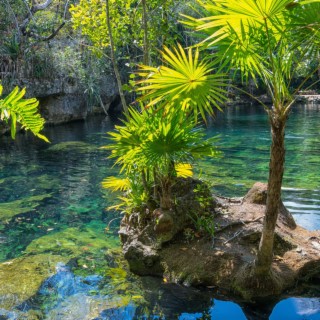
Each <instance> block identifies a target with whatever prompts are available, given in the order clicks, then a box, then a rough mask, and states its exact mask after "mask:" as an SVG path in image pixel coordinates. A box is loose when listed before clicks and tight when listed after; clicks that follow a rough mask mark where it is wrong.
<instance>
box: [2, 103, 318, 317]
mask: <svg viewBox="0 0 320 320" xmlns="http://www.w3.org/2000/svg"><path fill="white" fill-rule="evenodd" d="M113 125H114V121H112V120H111V119H110V118H106V119H104V118H101V117H99V118H91V119H89V120H88V121H86V122H77V123H72V124H68V125H61V126H56V127H48V128H46V130H45V134H46V135H47V137H48V138H49V139H50V141H51V144H45V143H44V142H42V141H39V140H37V139H35V138H34V137H32V136H31V135H29V134H28V135H19V136H18V137H17V139H16V141H14V142H13V141H12V140H11V139H10V138H8V137H1V142H0V168H1V172H0V190H1V192H0V319H52V320H55V319H57V320H60V319H61V320H68V319H70V320H82V319H83V320H85V319H88V320H89V319H90V320H104V319H111V320H113V319H114V320H118V319H119V320H121V319H123V320H130V319H167V320H174V319H179V320H182V319H183V320H191V319H192V320H193V319H216V320H219V319H239V320H241V319H271V320H286V319H290V320H296V319H297V320H302V319H305V320H319V319H320V298H319V287H320V284H319V283H315V284H314V287H312V288H309V287H308V288H305V290H304V291H305V292H306V295H305V296H303V297H302V296H298V295H297V296H295V297H283V299H282V300H281V301H273V302H268V303H261V304H259V305H248V304H243V303H241V301H237V303H236V302H235V300H232V298H227V297H225V296H224V292H221V291H218V292H217V291H214V292H213V291H212V290H209V289H203V290H199V289H194V288H185V287H182V286H179V285H174V284H168V283H164V282H162V280H161V279H155V278H149V277H143V278H139V277H136V276H134V275H132V274H131V273H130V272H129V271H128V269H127V265H126V263H125V261H124V260H123V258H122V256H121V248H120V243H119V240H118V237H117V227H118V224H119V221H120V220H119V214H118V213H116V212H114V211H110V210H108V209H106V208H107V207H108V206H110V205H113V204H115V201H116V199H115V196H114V195H112V194H110V193H109V192H108V191H106V190H103V189H102V188H101V181H102V179H103V178H104V177H106V176H109V175H114V174H116V172H117V170H116V169H115V168H113V167H112V165H113V162H112V161H111V160H108V159H107V156H108V153H107V152H106V151H104V150H101V149H99V147H100V146H103V145H106V144H107V143H108V141H107V139H106V135H105V132H107V131H109V130H111V129H112V128H113ZM319 132H320V105H297V106H296V107H295V108H294V110H293V112H292V114H291V115H290V118H289V121H288V126H287V131H286V149H287V160H286V174H285V177H284V184H283V185H284V188H283V200H284V203H285V205H286V206H287V207H288V208H289V209H290V211H291V212H292V213H293V214H294V217H295V219H296V221H297V222H298V223H299V224H300V225H302V226H304V227H305V228H307V229H311V230H316V229H320V175H319V167H320V136H319ZM218 134H219V135H220V140H219V148H220V150H221V151H222V152H223V156H222V157H221V158H219V159H210V160H207V161H205V162H202V163H201V164H200V168H199V169H198V174H199V175H200V176H201V177H202V178H203V179H206V180H208V181H210V183H211V185H212V189H213V191H214V192H216V193H219V194H222V195H226V196H242V195H244V194H245V193H246V191H247V190H248V189H249V188H250V187H251V186H252V185H253V183H254V182H256V181H266V178H267V174H268V157H269V143H270V139H269V127H268V123H267V119H266V116H265V114H264V113H263V111H262V109H261V108H259V107H257V106H239V107H230V108H228V109H226V110H225V112H224V113H223V114H221V113H219V114H217V116H216V119H215V120H213V121H211V122H210V123H209V127H208V135H218ZM108 224H109V226H110V229H106V226H107V225H108ZM297 292H298V291H297ZM301 292H302V291H301Z"/></svg>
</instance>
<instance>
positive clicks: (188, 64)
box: [137, 45, 226, 118]
mask: <svg viewBox="0 0 320 320" xmlns="http://www.w3.org/2000/svg"><path fill="white" fill-rule="evenodd" d="M162 58H163V61H164V63H166V65H163V66H161V67H159V68H154V67H149V66H144V65H142V66H140V71H139V73H138V74H139V75H140V76H141V77H142V78H143V80H141V81H139V82H137V85H138V89H137V90H138V91H141V92H143V96H142V97H141V98H140V101H147V107H150V106H155V105H157V107H158V108H161V107H166V108H171V107H175V108H176V107H180V108H182V109H183V110H186V111H187V112H190V111H192V112H194V114H195V115H198V114H199V113H200V114H201V115H202V117H203V118H205V112H208V113H209V114H213V109H212V106H215V107H216V108H218V109H220V104H222V103H223V102H224V101H225V100H226V91H225V90H224V87H225V86H226V79H225V77H224V75H222V74H217V73H215V69H214V63H213V62H212V61H208V60H206V59H202V60H200V58H199V51H198V49H196V50H194V52H193V51H192V49H188V50H187V52H185V50H184V49H183V48H182V47H181V46H180V45H178V47H177V48H174V49H173V51H171V50H170V49H168V48H167V47H164V50H163V52H162Z"/></svg>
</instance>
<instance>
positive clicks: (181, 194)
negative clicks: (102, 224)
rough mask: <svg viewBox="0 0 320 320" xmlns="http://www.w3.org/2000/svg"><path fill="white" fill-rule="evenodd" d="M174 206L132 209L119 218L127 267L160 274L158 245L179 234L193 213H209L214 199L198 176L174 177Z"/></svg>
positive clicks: (144, 273) (149, 273) (212, 212)
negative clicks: (196, 177) (139, 211)
mask: <svg viewBox="0 0 320 320" xmlns="http://www.w3.org/2000/svg"><path fill="white" fill-rule="evenodd" d="M173 194H174V195H175V203H176V206H175V207H173V208H171V209H170V210H163V209H160V208H156V209H155V210H153V211H152V212H149V211H148V210H147V212H141V213H133V214H132V215H131V216H130V217H129V218H127V217H125V218H124V219H123V220H122V223H121V227H120V231H119V234H120V239H121V241H122V244H123V251H124V256H125V258H126V259H127V260H128V262H129V265H130V269H131V270H132V271H133V272H135V273H137V274H139V275H161V274H163V271H164V268H163V266H162V261H161V257H160V252H161V248H162V247H164V246H166V243H168V242H170V241H173V240H174V239H175V238H176V237H179V236H180V235H181V234H182V233H183V230H184V229H187V228H189V227H190V226H191V225H192V224H193V223H194V222H193V221H192V219H193V218H194V217H195V215H198V216H201V215H207V216H212V218H213V214H214V206H215V202H214V199H213V198H212V197H211V194H210V191H209V189H208V187H207V186H206V185H205V184H204V183H203V182H201V181H199V180H194V179H177V180H176V182H175V184H174V186H173Z"/></svg>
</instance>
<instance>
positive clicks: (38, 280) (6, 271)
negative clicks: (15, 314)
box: [0, 254, 69, 310]
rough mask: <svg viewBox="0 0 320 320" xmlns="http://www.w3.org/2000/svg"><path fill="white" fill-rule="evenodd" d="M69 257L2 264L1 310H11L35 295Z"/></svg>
mask: <svg viewBox="0 0 320 320" xmlns="http://www.w3.org/2000/svg"><path fill="white" fill-rule="evenodd" d="M68 260H69V258H68V257H62V256H60V255H51V254H39V255H35V256H26V257H21V258H17V259H13V260H9V261H6V262H4V263H2V264H0V283H1V286H0V297H1V299H0V309H1V308H3V309H7V310H9V309H11V308H13V307H14V306H17V305H19V304H21V303H22V302H23V301H25V300H27V299H29V298H31V297H32V296H33V295H35V294H36V293H37V291H38V289H39V288H40V286H41V284H42V282H43V281H44V280H45V279H46V278H48V277H49V276H50V275H51V274H53V273H54V272H55V266H56V264H57V263H58V262H63V263H67V262H68Z"/></svg>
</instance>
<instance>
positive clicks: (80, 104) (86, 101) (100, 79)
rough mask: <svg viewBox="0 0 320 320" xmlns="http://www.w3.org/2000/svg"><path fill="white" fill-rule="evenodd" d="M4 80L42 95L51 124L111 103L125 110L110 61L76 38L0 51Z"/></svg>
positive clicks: (80, 116)
mask: <svg viewBox="0 0 320 320" xmlns="http://www.w3.org/2000/svg"><path fill="white" fill-rule="evenodd" d="M0 81H1V82H2V83H3V85H4V88H5V90H6V91H8V92H10V91H11V90H12V89H13V87H14V86H19V87H21V88H23V87H25V88H26V89H27V97H36V98H38V99H39V101H40V106H39V110H40V112H41V114H42V116H43V117H44V118H45V119H46V122H47V124H57V123H63V122H69V121H74V120H82V119H85V118H86V117H87V116H88V115H89V114H90V113H94V112H95V113H96V112H99V113H106V112H107V111H108V110H109V107H110V108H111V109H120V110H121V108H120V106H119V94H118V87H117V83H116V80H115V77H114V75H113V70H112V68H111V67H110V62H109V61H108V59H106V58H99V57H97V56H95V55H94V54H93V53H92V52H90V51H88V50H85V49H84V48H82V47H81V46H80V45H79V43H78V42H77V41H75V40H72V41H71V40H68V39H65V38H62V39H55V40H53V41H51V42H50V43H40V44H36V45H29V46H27V47H26V48H22V47H21V50H20V51H19V54H18V55H17V56H12V55H9V54H1V52H0Z"/></svg>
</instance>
